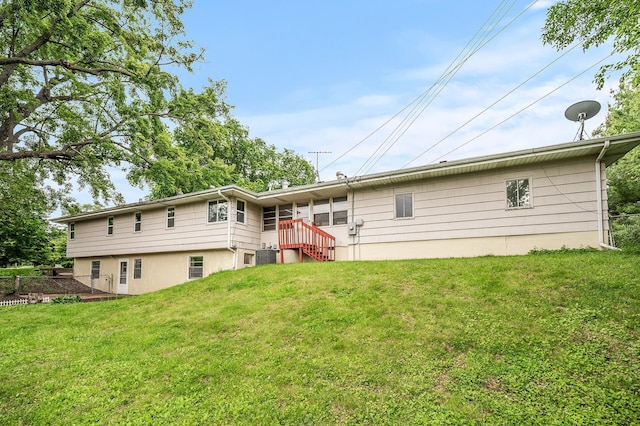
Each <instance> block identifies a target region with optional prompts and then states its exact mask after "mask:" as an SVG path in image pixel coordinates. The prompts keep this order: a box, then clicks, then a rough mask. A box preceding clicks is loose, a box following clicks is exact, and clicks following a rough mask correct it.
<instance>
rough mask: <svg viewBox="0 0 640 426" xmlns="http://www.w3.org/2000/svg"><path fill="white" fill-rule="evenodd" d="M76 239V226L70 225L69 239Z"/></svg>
mask: <svg viewBox="0 0 640 426" xmlns="http://www.w3.org/2000/svg"><path fill="white" fill-rule="evenodd" d="M75 238H76V224H75V223H70V224H69V239H70V240H73V239H75Z"/></svg>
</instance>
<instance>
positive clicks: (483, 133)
mask: <svg viewBox="0 0 640 426" xmlns="http://www.w3.org/2000/svg"><path fill="white" fill-rule="evenodd" d="M611 56H613V53H611V54H609V55H607V56H605V57H604V58H602V59H600V60H599V61H598V62H596V63H595V64H593V65H591V66H589V67H588V68H586V69H584V70H583V71H581V72H580V73H578V74H577V75H575V76H573V77H572V78H570V79H569V80H567V81H565V82H564V83H562V84H561V85H560V86H558V87H556V88H555V89H553V90H551V91H549V92H547V93H545V94H544V95H543V96H541V97H539V98H538V99H536V100H535V101H533V102H531V103H530V104H528V105H527V106H525V107H524V108H521V109H519V110H518V111H516V112H515V113H513V114H511V115H510V116H509V117H507V118H505V119H504V120H502V121H500V122H499V123H497V124H495V125H494V126H492V127H490V128H488V129H487V130H485V131H483V132H482V133H480V134H478V135H477V136H475V137H473V138H471V139H469V140H468V141H467V142H465V143H463V144H461V145H458V146H457V147H455V148H454V149H452V150H451V151H449V152H447V153H445V154H443V155H441V156H440V157H438V158H436V159H435V160H433V163H435V162H436V161H439V160H441V159H442V158H444V157H446V156H447V155H449V154H451V153H452V152H455V151H457V150H458V149H460V148H462V147H463V146H466V145H468V144H470V143H471V142H473V141H474V140H476V139H478V138H479V137H481V136H484V135H486V134H487V133H489V132H490V131H492V130H493V129H495V128H497V127H500V126H502V125H503V124H504V123H506V122H507V121H509V120H511V119H512V118H513V117H515V116H516V115H518V114H520V113H521V112H523V111H525V110H527V109H529V108H531V107H532V106H533V105H535V104H537V103H538V102H540V101H541V100H543V99H544V98H546V97H547V96H550V95H552V94H553V93H555V92H557V91H558V90H560V89H561V88H563V87H564V86H566V85H567V84H569V83H571V82H572V81H573V80H575V79H576V78H578V77H580V76H581V75H583V74H585V73H586V72H587V71H589V70H590V69H592V68H595V67H596V66H598V65H600V64H601V63H602V62H604V61H606V60H607V59H609V58H610V57H611Z"/></svg>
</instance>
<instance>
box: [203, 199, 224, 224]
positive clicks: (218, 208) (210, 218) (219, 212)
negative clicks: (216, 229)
mask: <svg viewBox="0 0 640 426" xmlns="http://www.w3.org/2000/svg"><path fill="white" fill-rule="evenodd" d="M208 211H209V214H208V215H207V222H209V223H214V222H224V221H226V220H227V202H226V201H225V200H216V201H209V208H208Z"/></svg>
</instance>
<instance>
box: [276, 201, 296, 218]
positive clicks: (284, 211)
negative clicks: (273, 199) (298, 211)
mask: <svg viewBox="0 0 640 426" xmlns="http://www.w3.org/2000/svg"><path fill="white" fill-rule="evenodd" d="M291 219H293V204H281V205H280V206H278V221H282V220H291Z"/></svg>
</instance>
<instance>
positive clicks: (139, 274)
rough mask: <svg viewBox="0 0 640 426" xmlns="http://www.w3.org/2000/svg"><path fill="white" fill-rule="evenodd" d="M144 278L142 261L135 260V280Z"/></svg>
mask: <svg viewBox="0 0 640 426" xmlns="http://www.w3.org/2000/svg"><path fill="white" fill-rule="evenodd" d="M140 278H142V259H133V279H134V280H139V279H140Z"/></svg>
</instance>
